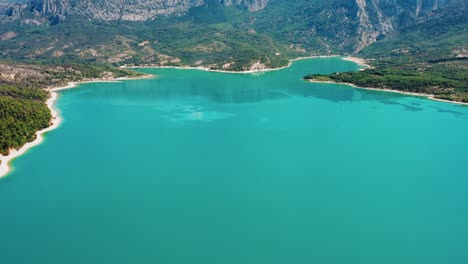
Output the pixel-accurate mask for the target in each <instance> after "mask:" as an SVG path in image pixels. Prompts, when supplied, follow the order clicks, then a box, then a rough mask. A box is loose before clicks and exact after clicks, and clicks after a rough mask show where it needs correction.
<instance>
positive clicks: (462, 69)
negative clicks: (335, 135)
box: [306, 2, 468, 103]
mask: <svg viewBox="0 0 468 264" xmlns="http://www.w3.org/2000/svg"><path fill="white" fill-rule="evenodd" d="M466 14H467V13H466V4H465V3H462V2H459V3H456V4H454V5H450V6H446V8H439V9H437V10H435V11H432V12H431V17H430V19H425V20H421V21H419V22H417V23H414V24H411V25H409V26H407V27H404V28H402V29H401V30H400V32H399V33H398V34H397V35H395V36H393V37H389V38H386V39H382V40H380V41H377V42H376V43H374V44H372V45H370V46H368V47H366V48H365V49H363V50H362V51H361V52H360V56H364V57H365V58H368V59H370V63H371V65H372V66H373V68H372V69H367V70H364V71H361V72H349V73H335V74H331V75H327V76H323V75H310V76H307V77H306V79H313V80H320V81H335V82H344V83H353V84H355V85H357V86H360V87H370V88H381V89H393V90H398V91H405V92H412V93H424V94H431V95H433V96H434V97H435V98H438V99H444V100H450V101H457V102H467V103H468V81H467V80H468V20H467V19H466V18H467V16H466Z"/></svg>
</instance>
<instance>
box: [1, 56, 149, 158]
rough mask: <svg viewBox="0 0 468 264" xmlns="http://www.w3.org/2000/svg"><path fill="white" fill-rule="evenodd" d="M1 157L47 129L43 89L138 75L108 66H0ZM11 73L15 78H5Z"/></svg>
mask: <svg viewBox="0 0 468 264" xmlns="http://www.w3.org/2000/svg"><path fill="white" fill-rule="evenodd" d="M0 71H1V72H2V73H4V74H6V75H0V154H5V155H6V154H8V153H9V151H10V149H18V148H20V147H21V146H23V145H24V144H25V143H27V142H30V141H33V140H34V139H35V137H36V134H35V133H36V132H37V131H39V130H41V129H44V128H46V127H48V126H49V124H50V121H51V113H50V110H49V108H48V107H47V105H46V101H47V99H48V98H49V93H48V92H47V91H46V90H44V89H42V88H45V87H51V86H59V85H63V84H65V83H67V82H70V81H82V80H91V79H96V78H117V77H136V76H139V75H140V74H139V73H136V72H133V71H129V70H125V69H118V68H114V67H111V66H107V65H78V64H69V65H38V64H36V65H15V64H2V63H0ZM8 74H11V75H12V76H14V78H12V79H9V78H7V77H5V76H8Z"/></svg>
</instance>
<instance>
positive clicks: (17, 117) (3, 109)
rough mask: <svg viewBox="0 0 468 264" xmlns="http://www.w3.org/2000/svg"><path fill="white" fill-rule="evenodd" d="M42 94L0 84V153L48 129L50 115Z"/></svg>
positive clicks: (31, 89) (29, 89) (22, 143)
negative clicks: (39, 131) (37, 132)
mask: <svg viewBox="0 0 468 264" xmlns="http://www.w3.org/2000/svg"><path fill="white" fill-rule="evenodd" d="M47 97H48V93H47V92H46V91H43V90H40V89H34V88H27V87H18V86H10V85H0V153H1V154H5V155H6V154H8V153H9V150H10V149H11V148H15V149H17V148H20V147H21V146H23V145H24V144H25V143H27V142H30V141H33V140H34V139H35V137H36V135H35V133H36V131H38V130H41V129H44V128H46V127H48V126H49V122H50V120H51V114H50V111H49V109H48V108H47V106H46V104H45V101H46V99H47Z"/></svg>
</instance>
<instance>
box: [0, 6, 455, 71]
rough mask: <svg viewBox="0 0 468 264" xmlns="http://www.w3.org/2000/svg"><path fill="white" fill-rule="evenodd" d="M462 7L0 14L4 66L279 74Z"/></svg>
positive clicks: (19, 10) (89, 9) (12, 10)
mask: <svg viewBox="0 0 468 264" xmlns="http://www.w3.org/2000/svg"><path fill="white" fill-rule="evenodd" d="M459 3H461V4H464V1H462V0H328V1H326V0H290V1H286V0H169V1H167V0H112V1H111V0H29V1H27V2H26V3H19V4H14V5H12V6H10V7H9V8H7V9H6V11H5V12H3V15H2V16H0V24H2V27H1V28H0V50H1V51H2V53H1V54H0V58H2V57H3V58H6V59H13V60H18V59H20V60H47V61H49V62H50V61H55V62H61V61H81V62H99V63H111V64H114V65H123V64H127V65H141V64H147V65H192V66H200V65H203V66H208V67H211V68H216V69H227V70H245V69H250V67H251V66H252V65H263V66H261V67H278V66H284V65H286V64H287V61H288V59H290V58H293V57H297V56H307V55H326V54H358V53H359V52H361V51H362V50H363V49H365V48H366V47H368V46H369V45H371V44H373V43H376V42H379V41H380V40H384V39H391V38H393V37H395V36H398V35H399V34H402V32H404V30H405V29H406V28H408V27H411V26H413V25H416V24H420V23H424V22H425V21H430V20H431V19H433V18H434V17H435V16H437V12H439V10H444V9H446V8H450V7H451V6H454V5H456V4H459ZM97 32H99V34H96V33H97ZM18 47H21V48H18Z"/></svg>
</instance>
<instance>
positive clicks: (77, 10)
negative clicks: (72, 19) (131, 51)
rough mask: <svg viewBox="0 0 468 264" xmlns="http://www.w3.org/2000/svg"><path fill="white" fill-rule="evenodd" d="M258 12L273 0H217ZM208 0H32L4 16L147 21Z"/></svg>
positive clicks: (40, 21) (32, 19)
mask: <svg viewBox="0 0 468 264" xmlns="http://www.w3.org/2000/svg"><path fill="white" fill-rule="evenodd" d="M218 1H219V2H220V3H222V4H224V5H226V6H236V7H239V8H245V9H247V10H249V11H252V12H255V11H259V10H261V9H263V8H265V7H266V5H267V4H268V2H269V1H270V0H218ZM206 2H207V1H205V0H30V1H28V2H27V3H25V4H15V5H12V6H11V7H9V8H8V9H7V10H6V11H5V12H4V20H7V21H14V20H18V19H23V21H22V22H23V23H26V24H44V23H47V21H50V22H52V23H58V22H60V21H63V20H64V19H65V18H66V17H67V16H68V15H79V16H84V17H87V18H89V19H95V20H103V21H113V20H123V21H147V20H151V19H154V18H156V17H158V16H162V15H172V14H175V15H180V14H184V13H185V12H187V11H188V10H189V9H190V8H193V7H198V6H202V5H205V4H206Z"/></svg>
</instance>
